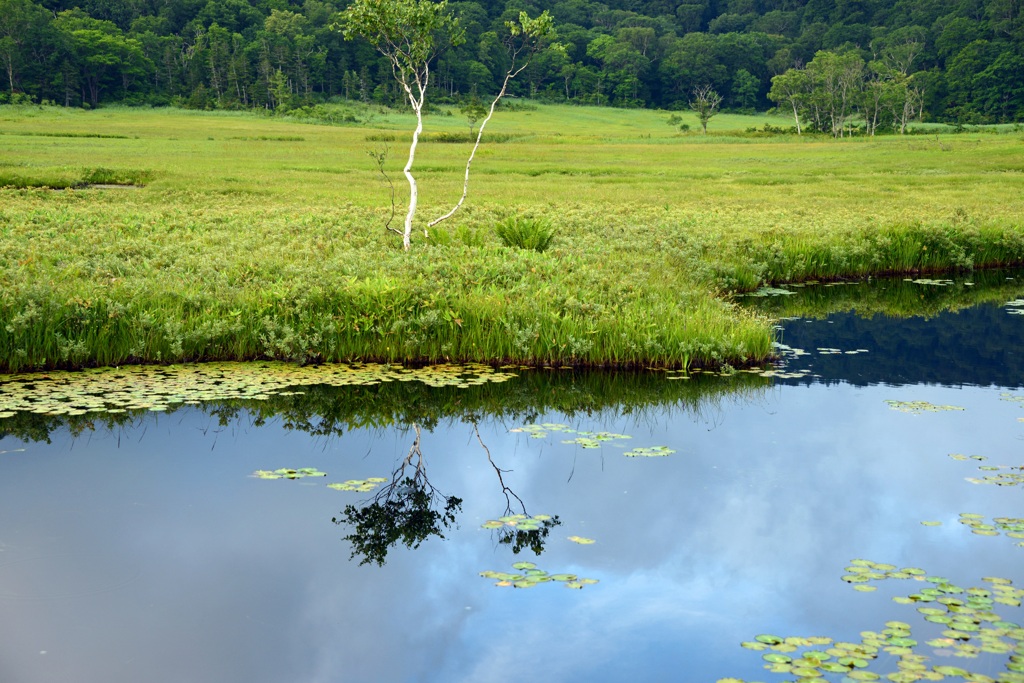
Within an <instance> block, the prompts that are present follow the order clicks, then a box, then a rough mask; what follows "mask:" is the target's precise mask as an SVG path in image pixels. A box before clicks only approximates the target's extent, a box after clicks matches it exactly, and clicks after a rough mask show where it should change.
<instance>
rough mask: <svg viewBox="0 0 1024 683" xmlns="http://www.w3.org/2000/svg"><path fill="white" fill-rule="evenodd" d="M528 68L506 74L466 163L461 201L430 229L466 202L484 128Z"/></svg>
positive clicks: (432, 222) (477, 133) (450, 215)
mask: <svg viewBox="0 0 1024 683" xmlns="http://www.w3.org/2000/svg"><path fill="white" fill-rule="evenodd" d="M528 63H529V62H527V64H528ZM526 66H527V65H526V64H524V65H523V66H521V67H520V68H519V69H517V70H516V71H514V72H513V71H509V72H508V73H506V74H505V81H504V82H503V83H502V84H501V90H500V91H498V94H497V95H496V96H495V97H494V99H493V100H492V101H491V108H490V110H488V112H487V116H485V117H484V120H483V122H482V123H481V124H480V128H478V129H477V132H476V144H474V145H473V151H472V152H470V153H469V159H468V160H467V161H466V178H465V181H464V182H463V183H462V196H461V197H459V201H458V202H457V203H456V204H455V206H453V207H452V210H451V211H449V212H448V213H446V214H445V215H443V216H441V217H440V218H435V219H434V220H432V221H430V223H428V224H427V227H428V228H432V227H434V226H435V225H437V224H438V223H440V222H441V221H443V220H447V219H448V218H451V217H452V216H454V215H455V212H456V211H458V210H459V208H460V207H461V206H462V204H463V203H464V202H465V201H466V195H467V194H469V167H470V166H472V165H473V158H474V157H475V156H476V151H477V149H479V147H480V140H481V139H483V137H484V128H485V127H486V126H487V122H488V121H490V120H491V117H492V116H494V108H495V107H497V106H498V101H499V100H501V98H502V97H504V96H505V92H506V91H507V90H508V83H509V81H511V80H512V79H513V78H515V77H516V76H518V75H519V72H520V71H522V70H523V69H525V68H526Z"/></svg>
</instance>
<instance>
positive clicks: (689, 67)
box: [0, 0, 1024, 134]
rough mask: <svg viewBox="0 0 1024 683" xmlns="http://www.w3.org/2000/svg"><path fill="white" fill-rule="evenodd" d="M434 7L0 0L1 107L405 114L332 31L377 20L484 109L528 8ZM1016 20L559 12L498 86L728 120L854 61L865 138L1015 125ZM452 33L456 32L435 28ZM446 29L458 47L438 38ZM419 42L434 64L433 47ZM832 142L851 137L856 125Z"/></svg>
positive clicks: (943, 10) (777, 7) (826, 12)
mask: <svg viewBox="0 0 1024 683" xmlns="http://www.w3.org/2000/svg"><path fill="white" fill-rule="evenodd" d="M435 4H437V5H441V4H443V3H417V2H413V0H396V1H395V2H384V1H383V0H381V1H380V2H371V1H370V0H359V1H357V2H348V1H347V0H304V2H301V3H300V2H294V3H280V2H269V1H260V2H246V1H245V0H201V1H198V2H196V1H193V0H164V1H162V2H160V3H155V2H134V1H129V0H0V79H2V88H0V92H2V95H0V97H2V98H4V99H5V100H10V99H11V98H12V96H13V95H18V96H19V98H20V99H25V98H29V99H31V100H32V101H36V102H39V101H42V100H50V101H53V102H55V103H58V104H64V105H68V106H77V105H82V104H85V105H101V104H103V103H104V102H117V101H119V102H126V103H129V104H131V103H144V102H148V103H151V104H179V105H184V106H202V107H204V108H205V107H210V108H226V109H229V108H243V107H245V108H250V107H251V108H261V109H275V108H279V105H280V104H284V106H285V109H289V110H296V109H300V108H302V107H306V106H311V105H315V104H317V103H320V102H324V101H327V100H330V99H331V98H342V99H353V100H361V101H364V102H369V101H374V100H376V101H377V102H379V103H381V104H382V105H386V106H396V105H400V104H402V103H404V102H406V101H408V95H407V93H406V92H405V91H404V89H403V88H402V86H401V85H400V83H399V82H398V81H396V80H395V78H394V73H395V69H396V68H397V66H396V65H395V64H394V63H393V62H392V61H390V59H389V58H388V57H387V56H386V55H385V54H384V53H382V52H380V51H379V50H377V49H375V48H374V44H373V42H372V41H371V42H369V43H368V42H363V41H346V40H345V39H344V36H343V35H342V33H340V32H338V31H336V30H332V27H335V26H338V25H340V24H345V22H346V21H348V22H349V23H350V24H351V22H352V21H353V20H356V19H357V18H358V17H360V16H362V17H363V18H364V19H365V18H366V12H369V11H371V10H373V11H377V10H379V11H380V14H379V16H378V18H377V19H376V20H375V21H379V22H382V23H380V24H379V25H378V26H377V29H380V28H382V27H384V26H385V25H390V26H391V27H392V28H395V27H397V26H405V27H406V28H409V29H412V28H415V27H416V26H419V28H420V29H425V30H426V31H427V33H428V34H430V35H431V36H433V37H434V38H437V39H439V40H440V42H438V43H436V44H434V45H433V47H437V48H439V49H438V50H437V51H436V52H431V54H432V55H433V57H432V60H427V61H428V62H430V63H431V72H430V74H431V75H430V77H431V78H432V79H433V82H432V86H433V87H434V88H435V89H436V90H435V92H434V94H433V95H432V96H431V97H432V98H434V99H435V100H437V101H440V100H446V101H448V102H451V103H453V104H456V105H461V104H462V103H463V102H464V101H465V99H466V98H467V97H469V96H470V95H472V94H476V95H477V96H478V97H479V98H480V99H481V101H483V102H487V101H488V98H489V97H491V96H493V95H494V94H495V93H497V92H499V91H500V90H501V88H502V86H503V84H504V76H505V74H506V73H507V72H508V67H509V57H508V53H507V49H506V45H504V44H503V39H504V38H505V37H507V36H508V32H507V29H506V23H507V22H509V21H512V22H515V21H516V19H517V17H518V15H519V12H520V9H521V8H520V7H519V6H516V7H514V8H512V7H507V6H506V5H505V4H504V3H498V2H494V1H493V0H481V1H480V2H462V1H460V2H454V3H451V4H450V5H446V6H445V8H446V9H445V10H444V12H443V14H444V16H446V17H447V19H445V20H443V21H442V22H441V23H439V24H436V25H433V26H430V27H428V26H427V24H429V23H430V22H431V21H440V16H441V15H439V14H436V13H435V10H433V9H431V7H432V6H433V5H435ZM1022 13H1024V10H1022V7H1021V4H1020V2H1019V0H984V2H969V3H952V4H950V3H941V2H931V3H921V2H903V3H882V2H877V1H874V0H872V1H870V2H844V3H833V2H818V0H810V1H807V2H804V1H801V2H791V3H783V4H779V3H777V2H768V3H755V2H747V1H745V0H744V1H739V0H730V1H729V2H709V1H708V0H699V1H697V0H694V1H692V2H690V1H687V2H684V3H682V4H671V3H668V4H666V3H665V2H664V1H663V0H636V1H635V2H631V3H629V5H628V9H627V7H626V6H625V5H621V4H614V3H612V4H609V3H599V2H596V1H595V0H572V1H571V2H557V3H553V4H552V5H551V7H550V10H549V15H550V17H551V19H552V20H553V21H554V22H557V25H558V26H559V38H558V44H559V45H560V46H561V47H562V48H563V49H560V50H543V51H540V52H538V53H537V54H536V55H534V56H533V58H532V59H531V61H530V65H529V67H528V68H527V69H526V70H524V71H523V72H522V74H521V75H520V76H519V78H517V79H516V81H515V82H513V83H509V84H508V88H509V90H508V94H511V95H517V96H529V97H535V98H540V99H547V100H551V101H563V102H572V103H576V104H607V105H612V106H623V107H638V106H644V107H663V108H668V109H686V108H687V107H688V104H689V101H690V99H691V96H692V92H693V89H694V88H695V87H698V86H703V85H710V86H711V87H712V88H713V89H714V90H715V91H716V92H718V93H720V94H721V95H722V97H723V101H722V104H721V106H722V107H723V108H725V109H726V110H733V111H750V110H751V109H763V108H765V107H767V106H769V105H770V104H771V103H775V104H776V105H777V106H778V107H779V108H780V109H785V110H786V111H789V112H791V113H792V111H793V103H794V101H797V100H799V99H800V98H796V100H794V98H793V97H791V96H789V95H786V94H785V93H784V92H783V90H785V89H787V88H785V87H783V85H780V86H777V87H776V86H774V85H773V80H772V79H773V77H777V76H780V75H782V74H784V73H785V72H786V71H787V70H790V69H797V70H800V69H804V68H806V67H808V66H809V65H810V64H811V63H812V62H813V61H815V59H816V56H817V55H818V53H820V52H827V53H830V54H836V55H848V54H855V55H856V56H857V57H859V58H860V59H861V60H862V61H863V63H864V86H863V92H864V93H866V95H865V96H866V97H870V98H871V99H872V102H863V103H854V105H853V111H854V116H857V117H861V116H863V115H864V112H867V114H868V115H869V116H870V119H871V123H867V120H865V119H860V121H861V123H860V124H859V125H861V126H866V129H867V130H869V131H875V130H878V131H880V132H881V131H887V130H894V131H898V130H900V129H901V128H902V127H903V126H902V124H901V123H900V122H899V121H897V120H896V119H901V120H902V119H903V118H905V117H903V116H902V115H900V116H896V114H894V113H893V112H894V111H897V112H898V111H899V109H900V106H899V102H898V100H900V99H901V97H902V99H903V104H904V105H905V108H906V110H907V111H908V112H909V111H911V110H913V112H914V113H913V116H912V117H910V118H911V119H913V118H916V117H923V118H925V119H929V120H937V121H949V122H960V123H998V122H1013V121H1022V120H1024V83H1022V79H1024V76H1022V75H1021V74H1022V70H1021V69H1020V68H1019V67H1020V64H1021V60H1022V59H1024V18H1022ZM346 17H347V19H346ZM449 20H450V21H451V22H453V23H452V24H451V26H447V25H444V21H449ZM456 20H457V21H458V23H459V25H460V26H461V29H460V30H461V31H463V32H464V38H465V40H464V42H461V43H459V41H457V40H451V41H448V40H447V39H442V34H446V33H450V32H449V31H448V29H450V28H452V27H453V26H454V25H455V24H454V22H456ZM424 21H426V22H427V24H422V22H424ZM90 22H93V23H90ZM363 28H364V29H366V31H368V32H369V33H371V34H374V35H379V36H380V37H381V39H382V40H383V41H384V42H382V43H381V45H384V44H386V42H387V36H390V38H391V39H394V40H395V41H396V42H394V43H393V46H399V45H401V44H402V40H403V34H402V33H401V31H400V32H398V33H391V34H388V33H387V32H384V33H379V34H377V33H375V29H374V26H373V25H372V22H370V23H365V24H364V26H363ZM90 31H94V32H95V33H89V32H90ZM453 35H454V34H450V37H451V36H453ZM406 37H407V36H406ZM417 44H418V45H421V46H426V49H427V50H428V51H430V49H431V48H430V44H431V41H430V40H428V41H427V42H426V43H424V42H422V41H417ZM410 45H411V43H410ZM410 49H411V48H410ZM422 58H423V55H417V54H415V51H414V50H413V51H410V52H408V54H407V55H406V57H404V58H401V59H400V61H403V60H404V62H405V66H406V67H410V66H411V64H412V63H414V62H415V63H423V61H424V60H423V59H422ZM819 62H820V64H821V65H823V64H824V62H821V60H819ZM882 67H884V68H882ZM398 71H401V69H398ZM278 74H280V76H279V75H278ZM281 77H283V79H284V80H283V85H282V81H281V80H280V79H281ZM908 79H909V80H908ZM414 80H415V79H413V81H414ZM783 83H784V84H785V81H784V82H783ZM412 89H413V91H415V90H416V88H415V86H413V87H412ZM773 89H774V91H775V95H774V97H770V96H769V95H770V93H771V92H772V91H773ZM825 89H826V90H827V89H828V87H827V86H826V87H825ZM812 90H813V89H812ZM286 91H287V92H286ZM819 94H820V93H819ZM893 98H895V100H894V99H893ZM805 99H806V98H805ZM893 101H895V102H896V103H895V104H893ZM798 104H799V102H798ZM804 106H806V107H810V108H808V109H806V110H805V111H803V112H802V115H807V116H808V119H807V122H808V123H809V124H810V128H812V129H817V128H818V123H819V119H820V116H821V115H822V112H821V110H820V107H819V109H818V118H815V116H814V111H815V110H814V108H813V105H812V104H811V103H809V102H806V101H805V102H804ZM840 109H842V107H841V106H840ZM797 115H801V112H800V111H799V106H798V108H797V113H795V114H794V116H797ZM837 115H838V113H837ZM826 118H828V119H829V121H828V122H827V124H828V125H825V126H822V128H823V129H824V130H825V131H826V132H832V122H831V113H829V114H828V115H827V116H826ZM803 123H804V122H803V121H801V130H803V129H804V126H803ZM837 130H838V131H839V132H840V134H845V132H849V121H848V120H847V122H846V125H845V128H844V126H842V125H840V126H838V128H837ZM844 131H845V132H844Z"/></svg>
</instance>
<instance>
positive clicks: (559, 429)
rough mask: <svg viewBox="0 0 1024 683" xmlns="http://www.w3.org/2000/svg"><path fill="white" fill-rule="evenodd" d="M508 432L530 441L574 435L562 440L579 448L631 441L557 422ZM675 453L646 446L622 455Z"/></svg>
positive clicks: (623, 437) (647, 455)
mask: <svg viewBox="0 0 1024 683" xmlns="http://www.w3.org/2000/svg"><path fill="white" fill-rule="evenodd" d="M509 431H510V432H516V433H520V434H529V436H530V438H531V439H543V438H544V437H546V436H547V435H548V434H549V433H552V432H554V433H560V434H576V435H577V437H576V438H575V439H563V440H562V443H564V444H575V445H577V446H579V447H580V448H600V447H601V445H602V444H605V443H608V442H613V441H619V440H626V439H632V438H633V437H631V436H630V435H628V434H616V433H615V432H586V431H576V430H575V429H573V428H571V427H570V426H569V425H565V424H561V423H558V422H543V423H541V424H532V425H524V426H522V427H513V428H512V429H510V430H509ZM672 453H675V451H674V450H672V449H671V448H669V447H668V446H647V447H642V448H634V449H632V450H629V451H626V452H625V453H623V455H625V456H626V457H628V458H637V457H645V458H651V457H659V456H665V455H670V454H672Z"/></svg>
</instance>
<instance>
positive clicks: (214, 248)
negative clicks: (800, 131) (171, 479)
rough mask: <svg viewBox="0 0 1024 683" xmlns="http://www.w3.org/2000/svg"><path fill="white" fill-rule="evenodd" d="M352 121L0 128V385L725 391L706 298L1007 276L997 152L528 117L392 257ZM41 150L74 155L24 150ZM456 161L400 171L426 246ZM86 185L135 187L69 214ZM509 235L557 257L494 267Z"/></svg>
mask: <svg viewBox="0 0 1024 683" xmlns="http://www.w3.org/2000/svg"><path fill="white" fill-rule="evenodd" d="M358 113H359V119H360V120H361V121H370V123H363V124H360V125H352V124H346V125H344V126H330V125H309V124H301V123H296V122H294V121H289V120H277V119H274V118H267V117H264V116H257V115H253V114H245V113H219V112H218V113H211V114H203V113H197V112H180V111H173V110H127V109H102V110H99V111H95V112H78V111H73V110H63V109H56V108H38V107H37V108H11V107H6V108H0V131H2V132H3V133H5V134H4V135H3V136H0V185H5V186H6V187H5V189H3V190H0V366H2V368H3V369H6V370H16V369H38V368H50V367H56V366H62V367H77V366H82V365H95V364H100V365H111V364H121V363H128V362H168V361H177V360H213V359H252V358H267V357H269V358H282V359H291V360H296V361H319V360H354V359H363V360H384V361H403V362H404V361H409V362H425V361H434V360H482V361H494V362H516V363H533V364H551V365H556V366H557V365H561V364H570V365H609V366H614V365H652V364H653V365H667V366H684V365H707V364H716V363H719V362H729V363H731V364H733V365H739V364H742V363H745V362H754V361H759V360H762V359H764V358H766V357H767V356H769V355H770V353H771V342H772V330H771V324H770V320H769V319H768V317H767V316H764V315H759V314H755V313H751V312H749V311H746V310H744V309H741V308H739V307H737V306H736V305H734V304H733V303H731V302H730V301H729V299H728V297H727V295H728V294H729V293H730V292H741V291H746V290H751V289H755V288H756V287H758V286H759V285H760V284H762V283H766V282H781V281H792V280H801V279H829V278H835V277H846V276H858V275H867V274H872V273H881V272H917V271H920V272H924V271H933V270H935V271H938V270H944V269H949V268H961V269H966V268H979V267H983V266H994V265H1009V264H1019V263H1022V262H1024V231H1022V229H1021V223H1022V216H1024V164H1022V162H1021V150H1022V149H1024V147H1022V140H1024V137H1022V136H1021V135H1020V134H1017V133H1001V134H992V135H983V136H982V135H977V136H975V135H967V134H958V135H952V134H950V135H945V136H942V135H940V136H938V138H937V139H934V137H935V136H932V137H926V136H908V137H906V138H878V139H873V140H871V139H869V140H862V139H853V140H849V141H831V140H828V141H826V140H821V139H813V138H805V139H791V138H789V137H787V136H774V137H772V138H766V139H758V138H755V137H744V136H743V131H744V130H745V129H746V128H747V127H750V126H752V125H756V126H759V127H763V125H764V124H765V123H770V124H771V125H784V120H783V119H773V118H770V117H757V118H751V117H730V116H727V115H722V116H721V117H720V119H719V118H718V117H716V119H715V123H717V124H720V125H721V128H718V127H717V126H714V125H713V126H712V129H713V130H712V131H711V132H712V133H715V132H716V129H717V132H722V131H727V130H728V131H732V133H735V135H733V134H732V133H730V135H721V136H719V137H715V136H714V135H709V136H688V135H680V134H679V133H678V132H677V131H676V130H675V129H674V128H673V127H671V126H669V125H667V124H666V123H665V119H666V118H667V113H666V112H650V111H625V110H612V109H598V108H593V109H591V108H574V107H554V106H543V105H540V106H537V107H536V108H534V109H524V110H519V111H505V112H501V113H500V114H501V115H500V116H499V117H496V118H495V120H494V122H493V126H494V130H493V132H494V133H495V134H500V135H511V136H517V137H516V138H515V139H509V141H508V142H506V143H505V144H501V145H488V144H487V136H485V144H484V146H483V147H482V148H481V152H480V154H479V155H478V158H477V160H476V161H475V163H474V167H473V176H472V179H471V185H470V195H469V202H468V204H467V205H466V206H465V207H464V208H463V209H462V210H461V211H460V212H459V214H457V216H456V218H454V219H452V220H451V221H448V222H446V223H444V224H442V225H441V226H438V229H435V230H434V231H432V232H431V237H430V238H429V239H426V238H424V237H422V234H423V233H422V231H420V232H418V233H415V234H418V235H419V236H420V237H419V239H418V240H417V241H416V242H415V243H414V245H413V251H412V253H410V254H403V253H402V252H401V251H400V249H399V248H398V246H397V245H396V243H395V241H394V239H393V237H392V236H391V235H390V234H389V233H387V232H386V231H385V230H384V228H383V225H384V222H385V220H386V219H387V215H388V213H389V211H390V206H389V204H388V188H387V186H386V184H384V183H382V179H381V176H380V174H379V173H378V171H377V169H376V168H375V166H374V165H373V162H372V160H371V159H370V158H369V156H368V155H367V154H366V151H367V149H369V148H371V147H373V146H374V145H375V144H377V143H374V142H368V141H367V138H368V137H370V136H382V137H386V136H395V138H396V140H395V143H394V144H393V145H391V155H390V157H389V158H388V159H387V162H386V168H387V170H388V172H389V173H393V174H394V176H393V177H395V178H400V177H401V175H400V174H401V165H402V164H403V163H404V149H402V150H400V149H398V148H399V147H400V146H401V144H402V143H401V142H400V140H401V137H402V136H403V135H406V134H407V133H408V131H409V130H411V123H412V117H411V115H408V114H404V113H400V112H391V111H386V110H378V109H371V108H367V109H366V110H365V111H361V112H358ZM686 116H688V114H685V113H684V114H683V117H684V119H685V117H686ZM426 125H427V127H428V130H429V132H431V133H450V134H453V135H455V134H464V131H465V123H464V121H462V120H461V118H460V117H458V116H430V117H428V118H427V121H426ZM786 125H788V124H786ZM47 131H60V132H67V133H69V134H76V135H71V136H69V137H61V138H59V139H53V138H47V137H43V136H41V135H33V134H31V133H36V132H47ZM490 132H492V131H491V128H490V127H489V128H488V134H490ZM22 133H30V134H22ZM79 133H81V134H87V135H88V136H85V135H81V136H79V135H77V134H79ZM99 136H102V137H99ZM234 138H245V139H234ZM260 138H264V139H260ZM285 138H287V139H285ZM469 147H470V145H469V144H468V143H467V144H459V143H445V144H429V143H425V144H424V145H423V146H422V147H421V150H420V153H419V154H418V156H417V165H416V169H417V173H418V176H417V177H418V178H419V180H420V187H421V213H420V216H421V217H422V219H423V220H424V221H425V220H427V219H428V218H432V217H434V216H436V215H439V214H440V213H443V212H444V211H445V210H447V208H448V207H450V205H451V203H452V202H454V200H455V199H457V197H458V195H459V193H460V192H461V182H462V171H463V169H464V164H465V157H466V154H467V153H468V151H469ZM99 169H108V170H107V171H105V173H107V174H108V175H107V176H105V177H106V178H108V179H114V180H116V181H126V182H130V183H131V184H137V185H145V187H143V188H141V189H138V190H134V191H131V192H123V191H106V190H100V189H90V188H89V187H88V186H89V185H91V184H96V183H98V182H99V181H97V180H96V178H98V177H100V176H99ZM87 171H88V172H95V173H96V175H93V176H90V177H89V178H87ZM61 183H63V184H61ZM103 184H106V183H103ZM38 187H50V188H55V187H65V188H81V189H67V190H62V191H57V192H55V191H52V190H45V189H34V188H38ZM399 201H401V193H399ZM397 208H398V209H399V210H402V207H401V206H400V205H399V206H398V207H397ZM510 214H521V215H528V216H531V217H534V218H536V219H538V220H541V221H545V222H547V223H549V224H550V225H551V226H552V228H553V229H554V230H557V233H558V238H557V240H556V241H555V242H553V243H552V244H551V246H550V247H549V248H548V249H547V250H546V251H544V252H543V253H538V252H537V251H534V250H532V249H529V250H528V249H509V248H507V247H504V246H503V245H502V243H501V240H500V238H499V237H498V236H497V235H495V234H494V233H493V226H494V225H495V224H497V223H498V222H500V221H501V220H502V219H503V218H504V217H505V216H508V215H510Z"/></svg>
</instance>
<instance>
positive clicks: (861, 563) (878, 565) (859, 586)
mask: <svg viewBox="0 0 1024 683" xmlns="http://www.w3.org/2000/svg"><path fill="white" fill-rule="evenodd" d="M925 573H926V572H925V571H924V570H923V569H921V568H920V567H904V568H902V569H901V568H899V567H897V566H896V565H893V564H886V563H884V562H872V561H871V560H862V559H856V560H850V566H848V567H847V568H846V573H845V574H843V575H842V576H841V577H840V578H841V579H842V580H843V581H845V582H846V583H849V584H853V588H854V590H857V591H860V592H863V593H868V592H871V591H874V590H876V587H875V586H872V585H870V582H871V581H881V580H883V579H917V580H919V581H920V580H923V577H924V576H925Z"/></svg>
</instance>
